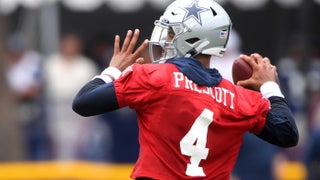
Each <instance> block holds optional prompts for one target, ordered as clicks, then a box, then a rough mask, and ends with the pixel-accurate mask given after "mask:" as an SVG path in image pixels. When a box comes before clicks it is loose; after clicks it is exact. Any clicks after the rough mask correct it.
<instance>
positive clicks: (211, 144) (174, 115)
mask: <svg viewBox="0 0 320 180" xmlns="http://www.w3.org/2000/svg"><path fill="white" fill-rule="evenodd" d="M114 85H115V90H116V94H117V100H118V102H119V105H120V106H121V107H124V106H130V107H131V108H133V109H135V110H136V112H137V117H138V125H139V143H140V146H141V147H140V154H139V158H138V161H137V162H136V165H135V167H134V170H133V172H132V175H131V177H132V178H137V177H150V178H154V179H203V178H205V179H215V180H220V179H221V180H227V179H229V178H230V173H231V170H232V168H233V166H234V164H235V161H236V158H237V155H238V151H239V149H240V145H241V143H242V136H243V134H244V133H245V132H246V131H250V132H252V133H259V132H260V131H261V130H262V128H263V126H264V124H265V120H266V115H267V111H268V110H269V108H270V103H269V101H268V100H267V99H263V98H262V96H261V94H260V93H258V92H255V91H251V90H246V89H244V88H241V87H239V86H234V85H233V84H232V83H231V82H229V81H227V80H225V79H223V80H222V81H221V83H220V84H219V85H218V86H217V87H212V88H208V87H199V86H197V85H196V84H194V83H193V82H192V81H190V80H188V78H187V77H185V76H184V75H183V74H182V73H181V72H179V71H178V70H177V68H176V67H175V66H174V65H173V64H147V65H140V64H135V65H133V66H132V67H131V68H130V69H129V70H128V71H127V72H125V73H124V75H122V76H121V77H120V78H119V79H118V80H116V81H115V82H114ZM202 113H204V114H202ZM196 120H197V121H196ZM211 121H212V122H211ZM196 122H197V123H196ZM198 123H199V124H198ZM191 127H193V128H194V129H193V130H192V132H193V133H189V134H192V135H190V136H189V141H188V140H187V141H188V142H189V145H190V146H184V145H182V146H180V143H181V142H182V139H183V138H184V137H185V136H186V135H187V134H188V132H189V131H190V129H192V128H191ZM193 136H195V138H196V139H192V138H191V139H190V137H193ZM197 138H198V139H197ZM203 140H204V141H203ZM187 144H188V143H187ZM192 147H198V149H193V150H192ZM190 148H191V150H190ZM182 149H183V150H185V149H187V150H189V151H190V152H189V151H188V153H184V154H182ZM193 152H196V153H195V154H193V155H192V153H193ZM199 152H201V153H203V154H202V157H201V156H200V155H199ZM206 152H207V153H206ZM190 153H191V154H190ZM191 156H192V160H191ZM188 164H191V165H193V167H195V169H197V168H196V167H201V168H202V171H203V174H201V170H200V171H197V170H192V168H190V169H191V170H190V169H189V170H190V172H189V173H187V174H189V175H187V174H186V170H187V166H188ZM189 166H190V165H189ZM201 168H200V169H201ZM198 170H199V169H198ZM193 175H195V176H193Z"/></svg>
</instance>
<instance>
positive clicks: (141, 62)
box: [136, 57, 144, 64]
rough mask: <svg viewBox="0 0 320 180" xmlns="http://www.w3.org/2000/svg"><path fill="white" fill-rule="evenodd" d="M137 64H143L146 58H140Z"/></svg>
mask: <svg viewBox="0 0 320 180" xmlns="http://www.w3.org/2000/svg"><path fill="white" fill-rule="evenodd" d="M136 63H138V64H143V63H144V58H143V57H140V58H138V59H136Z"/></svg>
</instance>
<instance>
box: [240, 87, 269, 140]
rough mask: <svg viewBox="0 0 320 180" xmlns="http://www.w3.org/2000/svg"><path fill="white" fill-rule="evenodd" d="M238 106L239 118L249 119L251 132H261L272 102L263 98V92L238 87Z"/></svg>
mask: <svg viewBox="0 0 320 180" xmlns="http://www.w3.org/2000/svg"><path fill="white" fill-rule="evenodd" d="M236 93H237V94H236V97H237V99H236V102H235V103H236V107H237V108H238V113H239V118H240V119H242V118H244V117H245V118H246V119H248V120H249V132H251V133H255V134H257V133H259V132H260V131H261V130H262V129H263V127H264V125H265V122H266V118H267V114H268V111H269V110H270V108H271V107H270V102H269V100H268V99H267V98H263V97H262V94H261V93H258V92H256V91H252V90H248V89H244V88H242V87H237V89H236Z"/></svg>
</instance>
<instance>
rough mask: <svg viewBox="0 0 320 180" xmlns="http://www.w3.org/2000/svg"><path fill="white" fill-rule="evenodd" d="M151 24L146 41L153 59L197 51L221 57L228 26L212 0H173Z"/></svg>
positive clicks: (186, 55)
mask: <svg viewBox="0 0 320 180" xmlns="http://www.w3.org/2000/svg"><path fill="white" fill-rule="evenodd" d="M154 24H155V27H154V29H153V32H152V35H151V38H150V42H149V53H150V58H151V60H152V61H153V62H160V61H165V60H167V59H170V58H174V57H194V56H196V55H197V54H200V53H201V54H207V55H213V56H223V53H224V52H225V50H226V48H225V47H226V45H227V42H228V38H229V33H230V30H231V26H232V23H231V20H230V17H229V15H228V14H227V12H226V11H225V10H224V9H223V8H222V7H221V6H220V5H219V4H218V3H216V2H214V1H213V0H176V1H174V2H173V3H171V4H170V5H169V6H168V7H167V9H166V10H165V12H164V14H163V15H162V16H161V17H160V19H159V20H156V21H155V23H154Z"/></svg>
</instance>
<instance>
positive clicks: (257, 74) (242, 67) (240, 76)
mask: <svg viewBox="0 0 320 180" xmlns="http://www.w3.org/2000/svg"><path fill="white" fill-rule="evenodd" d="M232 76H233V81H234V83H235V84H237V85H239V86H243V87H245V88H248V89H252V90H255V91H259V90H260V87H261V85H262V84H263V83H265V82H267V81H275V82H277V83H278V84H279V79H278V75H277V68H276V66H274V65H272V64H271V63H270V59H269V58H267V57H262V56H261V55H260V54H257V53H255V54H252V55H251V56H247V55H241V56H240V57H239V58H238V59H236V60H235V61H234V64H233V67H232Z"/></svg>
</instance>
